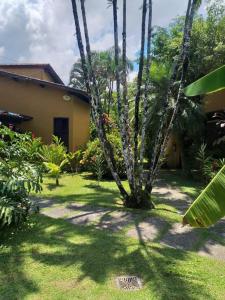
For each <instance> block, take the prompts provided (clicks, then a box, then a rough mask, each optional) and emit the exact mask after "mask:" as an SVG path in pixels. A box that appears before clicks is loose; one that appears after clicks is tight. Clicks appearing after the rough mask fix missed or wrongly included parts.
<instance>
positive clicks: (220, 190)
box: [183, 166, 225, 227]
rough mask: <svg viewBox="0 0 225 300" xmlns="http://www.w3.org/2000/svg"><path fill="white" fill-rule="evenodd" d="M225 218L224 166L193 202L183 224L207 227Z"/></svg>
mask: <svg viewBox="0 0 225 300" xmlns="http://www.w3.org/2000/svg"><path fill="white" fill-rule="evenodd" d="M224 216H225V166H223V168H222V169H221V170H220V171H219V172H218V173H217V175H216V176H215V177H214V178H213V179H212V181H211V182H210V183H209V184H208V186H207V187H206V188H205V189H204V190H203V191H202V193H201V194H200V195H199V196H198V198H197V199H196V200H195V201H194V202H193V204H192V205H191V206H190V208H189V209H188V210H187V212H186V213H185V215H184V217H183V224H184V225H185V224H189V225H191V226H192V227H209V226H211V225H213V224H215V223H216V222H217V221H218V220H220V219H221V218H223V217H224Z"/></svg>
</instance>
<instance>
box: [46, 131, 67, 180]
mask: <svg viewBox="0 0 225 300" xmlns="http://www.w3.org/2000/svg"><path fill="white" fill-rule="evenodd" d="M41 157H42V159H43V161H44V165H45V167H46V168H47V170H48V171H49V174H50V175H51V176H53V177H55V179H56V185H59V177H60V173H61V172H62V170H63V167H64V166H65V165H66V164H69V163H70V159H72V154H69V156H68V154H67V153H66V147H65V146H64V144H63V142H62V141H61V140H60V139H59V138H58V137H57V136H53V142H52V143H51V144H50V145H44V146H43V147H42V149H41Z"/></svg>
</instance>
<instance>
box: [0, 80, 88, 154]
mask: <svg viewBox="0 0 225 300" xmlns="http://www.w3.org/2000/svg"><path fill="white" fill-rule="evenodd" d="M65 93H66V92H65V91H63V90H60V89H57V88H53V87H44V88H42V87H40V86H39V85H36V84H33V83H31V82H21V81H14V80H11V79H8V78H1V79H0V109H1V110H6V111H11V112H14V113H19V114H23V115H28V116H31V117H33V119H32V120H31V121H27V122H23V123H22V124H21V125H20V127H21V128H22V129H24V130H28V131H32V132H33V133H34V134H35V136H39V137H42V139H43V142H44V143H51V141H52V134H53V119H54V118H55V117H66V118H69V150H70V151H73V150H75V149H77V147H79V146H81V145H83V144H85V143H86V142H87V141H88V138H89V115H90V105H89V104H87V103H85V102H83V101H82V100H80V99H79V98H76V97H75V96H71V98H72V100H71V101H69V102H66V101H64V100H63V95H65Z"/></svg>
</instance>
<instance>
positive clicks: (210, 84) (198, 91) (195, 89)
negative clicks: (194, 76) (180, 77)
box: [184, 65, 225, 97]
mask: <svg viewBox="0 0 225 300" xmlns="http://www.w3.org/2000/svg"><path fill="white" fill-rule="evenodd" d="M223 89H225V65H224V66H222V67H220V68H218V69H216V70H214V71H213V72H211V73H209V74H207V75H206V76H204V77H202V78H200V79H198V80H197V81H195V82H193V83H191V84H190V85H188V86H187V87H186V88H185V89H184V94H185V95H186V96H187V97H193V96H199V95H207V94H210V93H214V92H217V91H220V90H223Z"/></svg>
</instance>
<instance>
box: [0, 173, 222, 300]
mask: <svg viewBox="0 0 225 300" xmlns="http://www.w3.org/2000/svg"><path fill="white" fill-rule="evenodd" d="M163 177H164V180H166V181H167V182H169V178H170V182H169V183H170V184H171V185H174V186H176V187H180V188H181V189H184V190H185V189H186V191H187V193H190V194H191V195H194V192H193V191H194V190H195V191H196V193H198V189H199V186H198V185H197V184H196V185H195V184H194V183H193V184H192V183H191V182H189V181H185V180H184V181H182V179H180V176H179V175H178V176H177V175H176V174H174V175H173V177H172V176H171V177H170V176H169V178H168V177H167V175H165V176H164V175H163ZM53 182H54V181H53V180H52V179H49V178H47V179H45V185H44V190H43V193H42V197H51V198H55V199H56V203H57V204H58V205H60V204H62V203H67V202H68V203H70V202H72V201H73V202H74V201H78V202H80V203H84V204H88V205H93V206H99V205H100V206H107V207H115V206H116V207H118V208H119V207H120V208H121V200H120V199H119V194H118V192H117V190H116V187H115V185H114V183H113V182H103V183H101V186H100V187H97V186H96V182H94V181H93V180H91V179H90V178H88V177H87V174H84V175H82V176H79V175H75V176H63V177H62V178H61V186H60V187H57V188H55V187H54V185H53ZM155 201H156V202H157V199H155ZM160 205H161V206H163V204H160V203H159V204H158V205H157V206H158V208H160V207H161V206H160ZM159 211H160V210H159ZM140 214H141V215H142V214H147V213H146V212H140ZM149 214H151V213H149ZM165 214H169V215H171V217H169V219H171V222H173V220H174V217H173V215H176V213H174V212H173V211H172V207H171V211H166V210H165ZM162 216H163V215H162ZM175 218H176V217H175ZM0 234H1V236H0V243H1V246H0V299H2V300H14V299H19V300H20V299H36V300H37V299H44V300H45V299H46V300H49V299H54V300H55V299H58V300H61V299H83V300H89V299H90V300H92V299H93V300H95V299H96V300H103V299H104V300H113V299H114V300H121V299H122V300H125V299H132V300H137V299H138V300H139V299H144V300H150V299H154V300H155V299H156V300H157V299H161V300H167V299H168V300H169V299H171V300H172V299H177V300H182V299H183V300H189V299H193V300H194V299H206V298H207V299H215V300H217V299H221V300H222V299H224V295H225V263H223V262H219V261H216V260H213V259H208V258H204V257H200V256H198V255H197V254H195V253H192V252H185V251H181V250H175V249H172V248H167V247H163V246H161V245H160V244H158V243H143V242H139V241H138V240H135V239H132V238H127V237H125V236H124V232H123V231H119V232H116V233H113V232H109V231H107V230H99V229H96V228H95V227H94V226H92V225H91V226H90V225H89V226H74V225H72V224H69V223H67V222H65V221H63V220H60V219H57V220H56V219H51V218H48V217H45V216H42V215H36V216H33V217H31V218H30V220H29V224H28V225H27V226H24V227H23V228H22V229H21V230H20V231H17V232H13V231H10V232H9V231H8V232H5V233H4V236H3V232H0ZM125 274H128V275H138V276H140V277H141V278H142V279H143V282H144V288H143V289H142V290H140V291H136V292H124V291H121V290H118V289H117V287H116V284H115V277H116V276H120V275H125Z"/></svg>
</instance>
